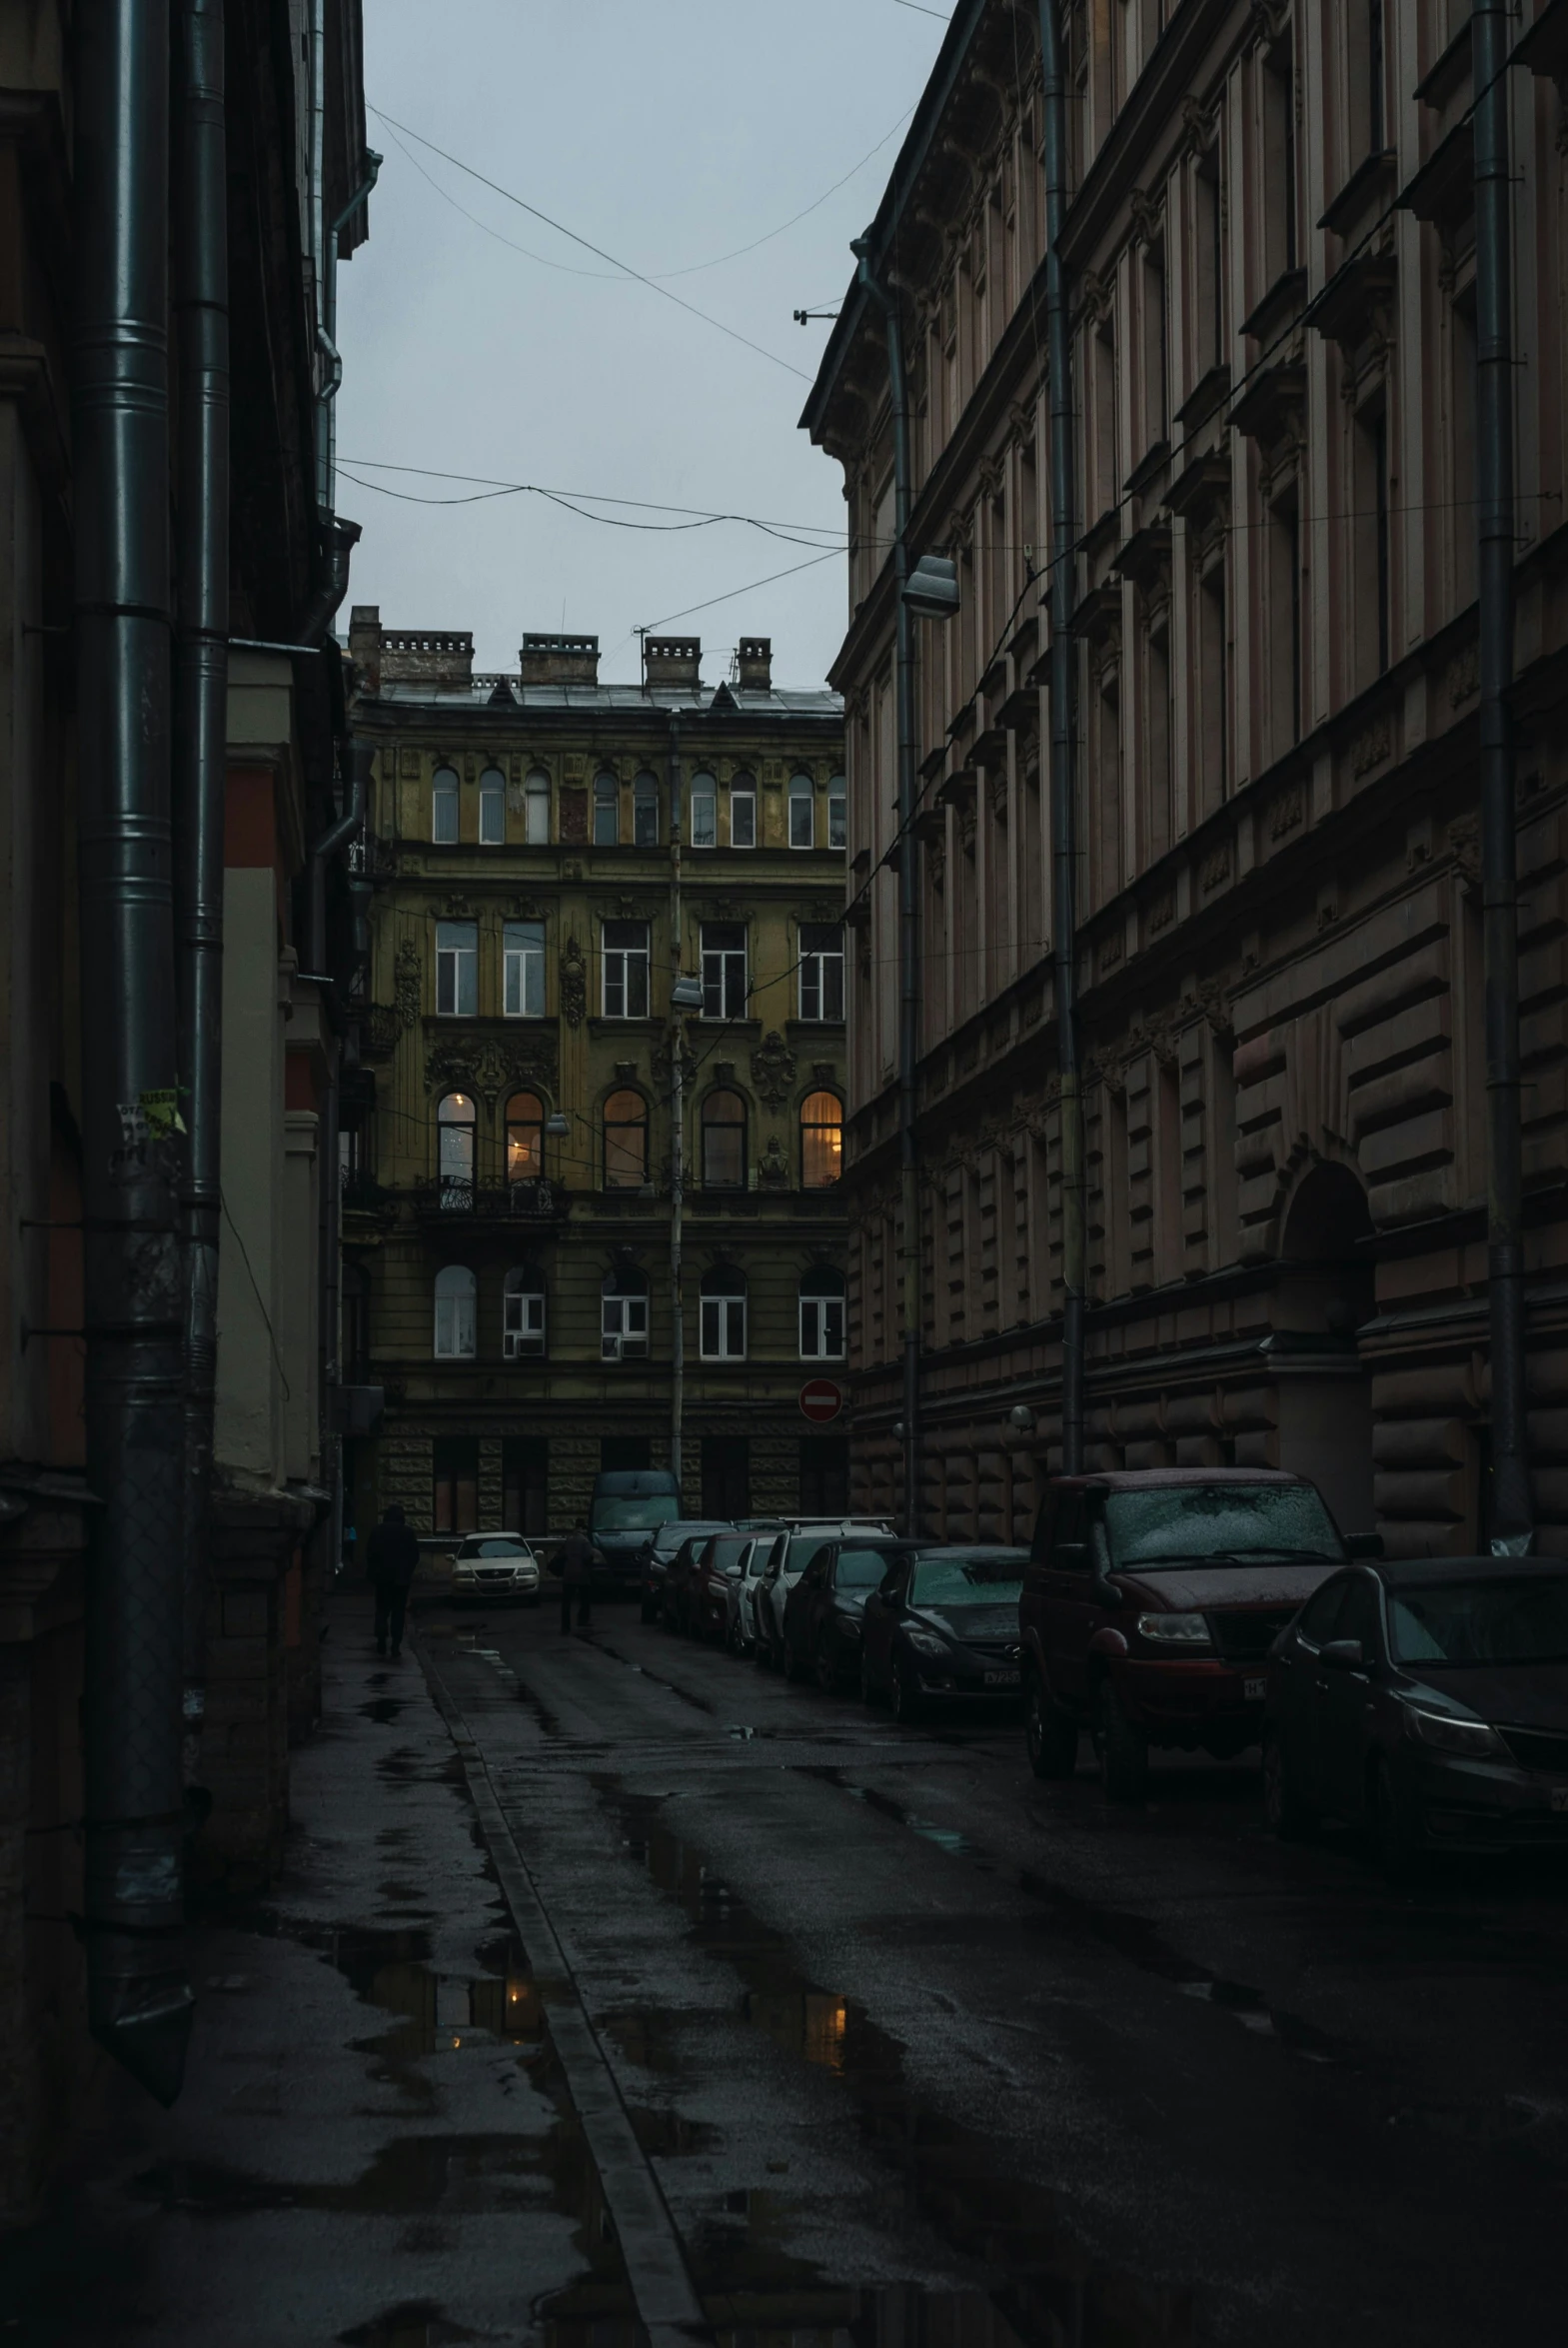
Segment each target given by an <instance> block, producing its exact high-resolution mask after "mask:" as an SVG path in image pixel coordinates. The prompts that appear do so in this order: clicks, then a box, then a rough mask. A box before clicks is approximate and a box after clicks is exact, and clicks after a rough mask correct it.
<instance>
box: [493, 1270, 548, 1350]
mask: <svg viewBox="0 0 1568 2348" xmlns="http://www.w3.org/2000/svg"><path fill="white" fill-rule="evenodd" d="M544 1350H545V1275H544V1273H543V1272H542V1271H541V1270H540V1269H539V1266H538V1265H537V1264H534V1263H515V1264H514V1265H513V1267H512V1269H511V1270H510V1271H509V1272H508V1274H507V1278H506V1285H505V1286H504V1287H503V1289H502V1291H501V1352H502V1358H503V1359H504V1360H506V1361H522V1360H524V1359H525V1358H526V1357H527V1356H528V1355H530V1354H536V1355H537V1354H540V1353H543V1352H544Z"/></svg>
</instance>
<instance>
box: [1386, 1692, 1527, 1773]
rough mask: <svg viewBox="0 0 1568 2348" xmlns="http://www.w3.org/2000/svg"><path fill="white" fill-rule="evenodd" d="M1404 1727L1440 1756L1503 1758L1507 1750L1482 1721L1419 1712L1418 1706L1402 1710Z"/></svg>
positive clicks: (1442, 1713) (1411, 1705)
mask: <svg viewBox="0 0 1568 2348" xmlns="http://www.w3.org/2000/svg"><path fill="white" fill-rule="evenodd" d="M1404 1713H1405V1725H1406V1727H1407V1728H1408V1729H1409V1731H1410V1733H1411V1735H1412V1736H1414V1737H1417V1738H1418V1739H1419V1740H1420V1742H1421V1743H1422V1744H1429V1745H1432V1746H1433V1747H1435V1749H1436V1750H1437V1751H1438V1752H1440V1753H1466V1754H1468V1755H1469V1757H1470V1758H1471V1759H1472V1760H1476V1759H1479V1758H1480V1757H1481V1755H1483V1754H1486V1753H1500V1754H1504V1755H1506V1753H1507V1751H1508V1747H1507V1746H1506V1745H1505V1744H1504V1742H1503V1740H1502V1738H1501V1737H1500V1736H1499V1735H1498V1733H1497V1731H1496V1729H1495V1728H1489V1727H1488V1726H1487V1724H1486V1722H1485V1721H1484V1720H1456V1719H1455V1718H1454V1717H1453V1715H1452V1713H1450V1712H1423V1711H1422V1710H1421V1708H1420V1706H1419V1705H1418V1704H1406V1705H1405V1707H1404Z"/></svg>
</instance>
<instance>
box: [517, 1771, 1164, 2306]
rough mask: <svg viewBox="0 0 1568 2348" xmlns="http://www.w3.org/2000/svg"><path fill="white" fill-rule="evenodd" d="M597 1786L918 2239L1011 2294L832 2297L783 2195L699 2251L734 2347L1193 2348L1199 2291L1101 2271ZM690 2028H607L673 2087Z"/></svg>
mask: <svg viewBox="0 0 1568 2348" xmlns="http://www.w3.org/2000/svg"><path fill="white" fill-rule="evenodd" d="M593 1784H594V1787H595V1790H596V1792H597V1793H598V1794H599V1796H600V1798H601V1800H602V1801H604V1802H605V1803H606V1804H607V1806H609V1807H611V1808H613V1809H615V1810H616V1811H617V1812H618V1813H619V1815H620V1818H621V1821H622V1826H623V1833H624V1837H625V1842H626V1847H627V1849H628V1850H629V1851H630V1852H631V1853H632V1855H633V1856H635V1857H637V1858H639V1859H641V1861H642V1862H643V1864H644V1865H645V1866H646V1867H647V1869H648V1872H649V1874H650V1876H651V1877H652V1879H653V1881H654V1882H655V1883H656V1884H658V1886H659V1887H660V1889H661V1890H663V1891H665V1892H668V1893H669V1894H670V1895H671V1896H672V1897H673V1898H675V1899H677V1900H678V1901H679V1902H680V1904H681V1906H682V1907H683V1908H684V1910H685V1912H686V1914H687V1917H688V1919H689V1921H690V1924H691V1937H692V1939H693V1941H694V1942H695V1943H696V1944H697V1945H698V1946H699V1947H700V1948H703V1949H705V1950H707V1951H709V1952H710V1953H711V1954H714V1955H718V1956H722V1957H723V1958H725V1959H726V1960H727V1961H728V1962H729V1963H730V1965H731V1966H732V1967H733V1968H734V1970H735V1972H736V1973H737V1974H738V1975H739V1977H740V1979H741V1981H742V1984H743V1986H744V1989H745V1998H744V2002H743V2006H742V2011H743V2013H744V2014H745V2016H746V2019H747V2020H748V2021H749V2022H750V2023H752V2025H753V2026H754V2027H755V2028H757V2029H759V2030H761V2031H762V2032H763V2033H764V2034H765V2035H766V2036H767V2037H768V2038H770V2039H771V2040H772V2041H773V2042H774V2044H775V2045H777V2046H780V2047H783V2048H784V2050H785V2051H786V2052H788V2053H790V2054H792V2055H794V2056H795V2057H797V2058H798V2059H800V2060H802V2061H804V2062H807V2063H809V2064H811V2065H812V2067H813V2068H815V2069H818V2070H826V2071H829V2072H831V2073H832V2074H833V2076H835V2077H836V2078H838V2079H841V2080H842V2082H843V2084H844V2087H845V2088H846V2090H847V2091H848V2094H849V2097H850V2098H851V2101H852V2107H853V2111H854V2115H855V2118H856V2120H857V2121H858V2124H859V2127H860V2130H861V2133H862V2135H863V2136H864V2137H865V2139H866V2141H867V2142H868V2143H869V2144H870V2146H871V2147H872V2149H873V2150H874V2151H875V2153H876V2154H877V2155H878V2157H879V2159H880V2161H881V2163H882V2164H883V2166H884V2168H885V2169H886V2170H887V2171H888V2172H889V2173H890V2175H891V2176H892V2177H893V2178H894V2179H895V2180H896V2182H897V2186H898V2188H899V2199H900V2208H899V2214H900V2216H901V2217H902V2219H903V2221H904V2223H905V2224H906V2225H907V2226H908V2227H909V2229H910V2231H911V2232H913V2233H916V2234H918V2233H921V2232H923V2233H925V2234H927V2235H928V2234H931V2233H934V2234H935V2235H936V2236H937V2237H938V2238H939V2239H940V2240H941V2241H942V2242H943V2243H944V2244H945V2246H946V2247H947V2249H948V2251H949V2252H950V2253H952V2254H955V2255H956V2256H957V2257H958V2258H960V2259H962V2260H964V2261H971V2260H972V2261H974V2262H976V2263H977V2264H978V2265H980V2266H981V2267H982V2268H983V2270H984V2271H985V2273H986V2274H987V2275H988V2276H989V2277H993V2278H994V2277H998V2276H999V2277H1001V2278H1004V2279H1002V2280H1000V2281H999V2282H996V2283H995V2284H994V2287H993V2288H991V2289H990V2290H988V2291H981V2290H973V2291H959V2292H949V2293H942V2292H931V2293H927V2292H924V2291H922V2290H920V2289H918V2288H916V2287H915V2286H913V2285H909V2286H900V2287H898V2288H896V2289H893V2290H888V2291H868V2292H864V2291H843V2290H838V2291H834V2290H831V2289H827V2288H823V2287H822V2285H821V2283H820V2281H819V2279H817V2278H815V2277H813V2276H812V2275H811V2270H809V2269H807V2268H804V2267H803V2266H801V2264H800V2263H799V2262H798V2261H795V2260H791V2259H788V2258H786V2257H785V2256H784V2253H783V2252H782V2251H781V2250H780V2249H779V2248H778V2247H777V2236H778V2234H779V2233H780V2232H781V2231H782V2230H783V2218H784V2210H785V2209H786V2208H787V2204H783V2205H782V2204H781V2203H780V2201H779V2199H778V2197H777V2196H776V2195H775V2194H774V2193H772V2192H768V2191H764V2192H751V2193H748V2194H747V2195H746V2197H745V2199H746V2208H745V2212H744V2218H743V2222H742V2223H741V2224H739V2225H730V2226H727V2225H726V2223H725V2220H724V2218H723V2217H716V2219H715V2220H714V2221H713V2222H712V2223H711V2224H710V2225H709V2227H708V2228H707V2229H706V2230H705V2232H704V2234H703V2235H702V2236H701V2238H700V2239H699V2240H698V2241H697V2242H694V2243H693V2244H692V2245H691V2255H692V2264H693V2272H694V2275H695V2277H696V2280H697V2282H698V2285H699V2288H700V2290H701V2291H702V2293H703V2296H704V2300H705V2303H706V2305H707V2306H708V2309H709V2313H710V2317H711V2319H712V2320H713V2322H714V2323H715V2325H716V2327H717V2329H718V2332H719V2337H720V2339H721V2341H724V2342H728V2343H732V2344H733V2348H750V2344H751V2342H752V2341H753V2340H755V2338H756V2337H757V2336H758V2335H759V2334H760V2333H764V2332H766V2333H771V2334H774V2335H776V2336H778V2335H784V2334H787V2335H790V2336H791V2338H792V2340H793V2341H795V2342H800V2341H801V2340H802V2337H806V2338H808V2339H809V2343H810V2348H829V2343H832V2344H833V2348H1020V2344H1027V2348H1190V2343H1191V2342H1192V2341H1193V2340H1194V2338H1195V2337H1196V2330H1195V2313H1194V2305H1193V2298H1192V2294H1191V2292H1190V2291H1187V2290H1160V2289H1156V2288H1152V2287H1148V2286H1144V2285H1142V2284H1140V2283H1138V2282H1136V2281H1134V2280H1132V2279H1130V2278H1128V2277H1125V2276H1121V2275H1118V2274H1115V2273H1113V2272H1111V2271H1110V2270H1108V2269H1107V2268H1106V2267H1104V2266H1103V2265H1102V2264H1101V2263H1100V2262H1099V2261H1097V2260H1095V2259H1092V2258H1091V2257H1090V2256H1089V2255H1088V2253H1087V2252H1086V2251H1084V2250H1083V2249H1082V2248H1081V2247H1080V2246H1079V2244H1078V2243H1077V2242H1076V2240H1075V2239H1074V2237H1073V2236H1072V2234H1071V2233H1070V2232H1069V2231H1068V2230H1067V2228H1066V2226H1065V2225H1064V2224H1063V2222H1062V2218H1061V2215H1060V2212H1059V2209H1058V2207H1057V2204H1056V2201H1055V2198H1054V2196H1053V2195H1051V2194H1050V2193H1048V2192H1046V2191H1045V2190H1044V2189H1043V2188H1042V2187H1040V2186H1037V2185H1034V2184H1031V2183H1029V2182H1028V2181H1027V2180H1026V2179H1024V2178H1021V2177H1019V2176H1018V2175H1016V2174H1015V2173H1013V2171H1012V2170H1011V2169H1010V2168H1009V2167H1008V2166H1006V2165H1003V2164H1004V2163H1005V2162H1006V2161H1007V2158H1008V2152H1009V2148H1008V2147H1007V2146H1006V2145H1005V2144H1002V2143H1000V2142H998V2141H997V2140H994V2139H991V2138H986V2137H982V2136H980V2135H978V2134H977V2133H976V2132H975V2131H973V2130H972V2129H968V2128H965V2127H962V2126H960V2125H958V2124H957V2123H956V2122H954V2121H952V2120H949V2119H947V2118H946V2117H945V2116H944V2115H943V2114H942V2113H941V2112H939V2111H937V2110H936V2109H934V2108H933V2107H932V2106H931V2105H929V2104H927V2103H925V2102H924V2101H923V2100H922V2099H921V2098H920V2097H919V2096H918V2095H917V2094H916V2093H914V2092H913V2091H912V2090H911V2089H910V2087H909V2084H908V2082H907V2080H906V2078H905V2076H904V2070H903V2050H902V2048H901V2047H900V2045H899V2044H898V2042H897V2040H896V2039H894V2038H891V2037H890V2036H889V2035H888V2034H887V2033H886V2032H885V2031H883V2030H880V2029H878V2027H877V2026H876V2024H875V2023H874V2022H872V2021H871V2020H870V2018H869V2016H868V2015H867V2014H866V2013H865V2011H864V2009H863V2008H862V2007H861V2006H860V2005H859V2004H857V2003H856V2001H855V2000H854V1999H852V1998H845V1997H841V1996H838V1995H836V1994H834V1993H833V1992H831V1991H828V1990H824V1989H822V1988H821V1987H819V1986H818V1984H816V1983H815V1982H813V1981H810V1980H808V1979H806V1978H805V1977H804V1976H803V1975H802V1974H801V1973H800V1972H799V1970H798V1968H797V1966H796V1964H795V1961H794V1957H793V1954H792V1951H791V1949H790V1947H789V1944H788V1942H787V1941H786V1940H785V1939H784V1936H783V1935H782V1934H781V1933H778V1932H775V1931H774V1930H773V1929H772V1928H771V1927H770V1926H768V1925H766V1924H764V1923H763V1922H762V1921H761V1920H760V1919H759V1918H758V1917H757V1916H755V1915H754V1914H753V1913H752V1911H751V1910H750V1909H749V1908H748V1907H747V1906H746V1904H745V1902H744V1901H743V1900H741V1899H740V1898H739V1897H738V1896H737V1895H736V1893H735V1892H734V1891H733V1890H732V1889H731V1887H730V1885H729V1884H728V1883H726V1882H725V1881H724V1879H723V1878H722V1877H721V1876H719V1875H718V1874H716V1873H715V1872H714V1871H713V1870H712V1869H710V1868H709V1867H707V1866H706V1865H705V1864H704V1861H703V1858H702V1854H701V1853H700V1852H699V1851H697V1850H694V1849H693V1848H692V1847H691V1846H690V1845H689V1844H687V1843H684V1842H682V1841H681V1839H680V1838H679V1837H678V1836H677V1835H675V1834H673V1833H671V1831H670V1829H669V1828H668V1827H667V1826H665V1825H663V1824H662V1823H661V1822H660V1819H659V1817H658V1816H657V1804H656V1802H655V1801H654V1800H652V1799H650V1797H648V1796H646V1795H640V1794H634V1793H632V1792H630V1791H629V1790H628V1789H627V1788H626V1786H625V1785H624V1784H623V1783H622V1781H621V1780H620V1779H619V1778H616V1777H613V1776H603V1775H601V1776H596V1777H595V1778H594V1779H593ZM687 2023H688V2017H685V2016H675V2015H672V2016H665V2015H660V2014H655V2013H648V2012H643V2013H640V2014H638V2015H636V2016H630V2015H628V2016H621V2017H619V2018H618V2019H617V2021H616V2022H615V2023H614V2024H612V2025H610V2027H611V2030H612V2034H613V2036H614V2037H615V2039H616V2042H617V2044H618V2045H619V2046H621V2047H622V2049H623V2051H624V2052H625V2053H626V2054H627V2055H628V2056H629V2057H631V2059H632V2060H634V2061H638V2062H645V2063H647V2065H648V2067H649V2068H650V2069H651V2070H653V2071H655V2072H656V2073H658V2072H661V2071H663V2072H667V2073H668V2072H671V2071H678V2070H679V2069H680V2067H681V2065H680V2061H679V2057H678V2055H677V2054H676V2052H675V2050H674V2048H673V2046H672V2043H671V2041H672V2037H673V2035H674V2034H675V2033H676V2032H678V2031H679V2030H681V2029H682V2028H683V2027H685V2026H687ZM727 2214H728V2213H727ZM743 2331H745V2332H746V2333H747V2334H748V2339H747V2341H746V2342H744V2343H743V2342H742V2340H741V2333H742V2332H743ZM552 2337H553V2339H555V2340H557V2341H559V2342H560V2343H561V2348H588V2343H587V2335H586V2334H584V2333H580V2332H573V2331H572V2330H571V2329H570V2327H565V2328H564V2327H563V2326H561V2325H559V2324H557V2323H556V2322H554V2321H553V2323H552ZM592 2348H607V2339H606V2335H605V2334H604V2333H603V2332H601V2331H596V2332H595V2334H594V2337H593V2343H592ZM625 2348H632V2344H631V2342H630V2341H628V2342H627V2343H626V2344H625Z"/></svg>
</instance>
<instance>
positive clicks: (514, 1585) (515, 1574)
mask: <svg viewBox="0 0 1568 2348" xmlns="http://www.w3.org/2000/svg"><path fill="white" fill-rule="evenodd" d="M539 1587H540V1574H539V1559H538V1558H537V1557H536V1556H535V1554H534V1552H533V1550H532V1549H531V1548H530V1547H529V1544H528V1542H527V1541H526V1540H524V1539H523V1537H522V1535H521V1534H520V1533H515V1532H471V1533H470V1534H469V1535H468V1537H467V1539H466V1540H465V1541H464V1542H463V1544H462V1546H461V1547H460V1548H459V1550H458V1553H457V1555H456V1557H455V1558H454V1559H453V1563H452V1594H453V1596H454V1597H455V1598H524V1599H526V1600H527V1602H528V1603H529V1605H531V1606H537V1605H538V1604H539Z"/></svg>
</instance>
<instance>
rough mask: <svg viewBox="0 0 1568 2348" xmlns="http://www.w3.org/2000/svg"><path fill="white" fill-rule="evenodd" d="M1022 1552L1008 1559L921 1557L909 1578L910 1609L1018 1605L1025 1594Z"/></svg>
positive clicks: (916, 1561) (1019, 1551)
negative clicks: (919, 1607)
mask: <svg viewBox="0 0 1568 2348" xmlns="http://www.w3.org/2000/svg"><path fill="white" fill-rule="evenodd" d="M1023 1565H1024V1558H1023V1552H1022V1550H1021V1549H1020V1550H1018V1551H1017V1552H1016V1553H1015V1554H1014V1555H1012V1556H1008V1557H920V1558H917V1559H916V1560H915V1566H914V1571H913V1572H912V1573H911V1574H910V1576H909V1603H910V1605H911V1606H1015V1605H1016V1604H1017V1602H1018V1600H1019V1598H1021V1597H1022V1595H1023Z"/></svg>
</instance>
